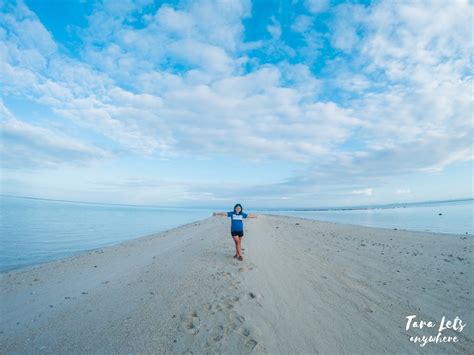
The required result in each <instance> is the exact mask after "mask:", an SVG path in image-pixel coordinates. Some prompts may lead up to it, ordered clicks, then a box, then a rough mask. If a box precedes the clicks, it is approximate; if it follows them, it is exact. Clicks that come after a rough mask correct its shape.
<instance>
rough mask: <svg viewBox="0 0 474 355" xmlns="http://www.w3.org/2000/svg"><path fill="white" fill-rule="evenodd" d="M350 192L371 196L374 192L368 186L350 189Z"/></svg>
mask: <svg viewBox="0 0 474 355" xmlns="http://www.w3.org/2000/svg"><path fill="white" fill-rule="evenodd" d="M352 194H354V195H366V196H372V195H373V194H374V189H372V188H370V187H369V188H367V189H362V190H352Z"/></svg>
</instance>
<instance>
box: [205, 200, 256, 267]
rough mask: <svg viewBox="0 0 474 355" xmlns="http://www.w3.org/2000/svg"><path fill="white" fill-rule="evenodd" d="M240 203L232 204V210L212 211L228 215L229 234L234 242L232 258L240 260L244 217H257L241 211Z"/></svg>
mask: <svg viewBox="0 0 474 355" xmlns="http://www.w3.org/2000/svg"><path fill="white" fill-rule="evenodd" d="M242 210H243V208H242V205H241V204H240V203H237V204H236V205H235V206H234V210H233V211H232V212H214V213H213V215H214V216H226V217H230V219H231V224H230V234H231V235H232V239H234V242H235V251H236V253H235V255H234V258H237V259H238V260H240V261H242V260H243V258H242V252H241V247H240V245H241V243H242V237H243V236H244V222H243V219H244V218H257V216H256V215H254V214H251V213H249V214H247V213H245V212H243V211H242Z"/></svg>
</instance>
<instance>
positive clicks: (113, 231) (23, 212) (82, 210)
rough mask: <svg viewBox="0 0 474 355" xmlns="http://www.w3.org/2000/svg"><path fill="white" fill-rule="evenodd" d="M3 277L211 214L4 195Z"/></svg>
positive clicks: (0, 221)
mask: <svg viewBox="0 0 474 355" xmlns="http://www.w3.org/2000/svg"><path fill="white" fill-rule="evenodd" d="M0 208H1V213H0V215H1V217H0V234H1V237H0V272H1V271H7V270H11V269H15V268H18V267H21V266H26V265H33V264H38V263H42V262H45V261H50V260H54V259H58V258H62V257H65V256H69V255H73V254H77V253H79V252H82V251H84V250H90V249H95V248H100V247H102V246H106V245H112V244H117V243H119V242H121V241H124V240H128V239H133V238H138V237H141V236H144V235H147V234H153V233H157V232H160V231H163V230H167V229H170V228H173V227H176V226H179V225H182V224H185V223H191V222H193V221H197V220H200V219H203V218H206V217H209V216H210V215H211V214H212V211H211V210H203V209H180V208H169V209H168V208H167V209H164V208H155V207H138V206H118V205H96V204H87V203H76V202H63V201H50V200H40V199H29V198H19V197H9V196H8V197H7V196H0Z"/></svg>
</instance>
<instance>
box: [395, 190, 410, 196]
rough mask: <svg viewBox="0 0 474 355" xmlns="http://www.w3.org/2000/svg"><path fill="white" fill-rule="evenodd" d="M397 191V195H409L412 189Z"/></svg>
mask: <svg viewBox="0 0 474 355" xmlns="http://www.w3.org/2000/svg"><path fill="white" fill-rule="evenodd" d="M395 193H396V194H397V195H408V194H410V193H411V190H410V189H397V190H396V191H395Z"/></svg>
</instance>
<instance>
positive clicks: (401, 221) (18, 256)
mask: <svg viewBox="0 0 474 355" xmlns="http://www.w3.org/2000/svg"><path fill="white" fill-rule="evenodd" d="M231 209H232V207H230V208H229V209H228V210H231ZM214 210H215V209H212V210H211V209H193V208H157V207H138V206H118V205H96V204H85V203H79V202H63V201H50V200H40V199H28V198H20V197H10V196H0V212H1V213H0V235H1V237H0V271H8V270H11V269H16V268H19V267H22V266H27V265H33V264H38V263H42V262H46V261H50V260H55V259H58V258H62V257H65V256H69V255H73V254H77V253H79V252H82V251H85V250H90V249H95V248H100V247H103V246H107V245H112V244H117V243H119V242H121V241H124V240H128V239H133V238H137V237H140V236H144V235H147V234H152V233H157V232H160V231H163V230H166V229H170V228H173V227H176V226H179V225H182V224H185V223H191V222H193V221H197V220H200V219H203V218H206V217H209V216H210V215H211V214H212V212H213V211H214ZM246 210H247V211H248V212H255V213H269V214H282V215H288V216H297V217H305V218H313V219H318V220H323V221H331V222H339V223H349V224H359V225H365V226H372V227H383V228H398V229H408V230H418V231H432V232H442V233H456V234H465V233H466V232H467V233H469V234H474V226H473V215H474V203H473V200H470V201H457V202H444V203H426V204H419V205H417V206H408V207H406V208H387V209H368V210H348V211H347V210H344V211H341V210H331V211H282V210H280V211H268V210H255V209H254V210H250V209H246ZM439 213H442V215H441V216H440V215H439Z"/></svg>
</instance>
